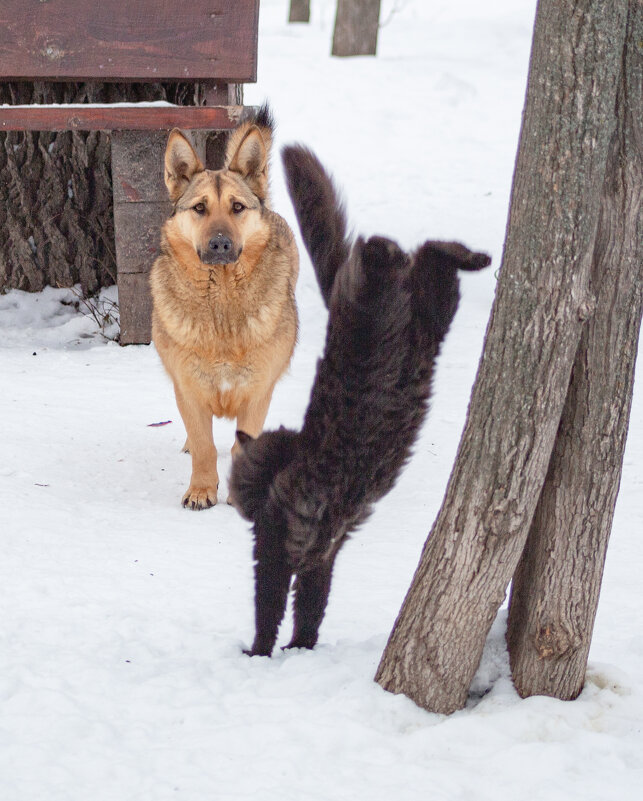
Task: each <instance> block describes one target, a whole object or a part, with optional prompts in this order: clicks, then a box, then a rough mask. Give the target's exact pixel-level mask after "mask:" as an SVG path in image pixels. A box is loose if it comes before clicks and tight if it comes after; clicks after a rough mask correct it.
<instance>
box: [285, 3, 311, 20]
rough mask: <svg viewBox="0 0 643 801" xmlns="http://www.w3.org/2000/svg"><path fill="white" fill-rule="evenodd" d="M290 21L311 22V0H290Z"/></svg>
mask: <svg viewBox="0 0 643 801" xmlns="http://www.w3.org/2000/svg"><path fill="white" fill-rule="evenodd" d="M288 22H310V0H290V14H289V15H288Z"/></svg>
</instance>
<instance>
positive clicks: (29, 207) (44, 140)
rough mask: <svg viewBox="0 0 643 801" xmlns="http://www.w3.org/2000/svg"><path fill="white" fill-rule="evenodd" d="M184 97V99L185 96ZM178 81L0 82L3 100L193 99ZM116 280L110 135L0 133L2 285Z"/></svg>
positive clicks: (93, 286) (90, 288) (87, 284)
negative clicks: (120, 82) (168, 82)
mask: <svg viewBox="0 0 643 801" xmlns="http://www.w3.org/2000/svg"><path fill="white" fill-rule="evenodd" d="M188 93H189V95H188ZM193 94H194V86H187V85H182V84H96V83H59V84H45V83H41V82H39V83H27V82H14V83H3V84H0V103H10V104H31V103H114V102H118V101H129V102H133V101H138V100H140V101H151V100H168V101H169V102H172V103H177V104H178V105H183V104H185V103H191V102H194V98H193ZM115 280H116V263H115V250H114V224H113V216H112V182H111V169H110V138H109V136H108V135H107V134H104V133H100V132H98V133H96V132H65V133H58V134H56V133H47V132H37V133H23V132H7V133H0V288H2V289H10V288H16V289H24V290H27V291H32V292H33V291H38V290H41V289H42V288H43V287H44V286H47V285H49V286H72V285H74V284H76V283H80V284H81V287H82V290H83V293H84V294H91V293H92V292H95V291H96V290H97V289H99V288H100V287H102V286H107V285H109V284H112V283H114V281H115Z"/></svg>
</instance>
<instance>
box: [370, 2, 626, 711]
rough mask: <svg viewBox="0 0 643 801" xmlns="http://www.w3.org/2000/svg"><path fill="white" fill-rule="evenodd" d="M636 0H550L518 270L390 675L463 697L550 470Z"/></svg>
mask: <svg viewBox="0 0 643 801" xmlns="http://www.w3.org/2000/svg"><path fill="white" fill-rule="evenodd" d="M625 18H626V2H624V1H623V2H617V3H609V4H604V3H603V2H601V0H583V2H579V0H541V2H540V3H539V5H538V10H537V14H536V24H535V29H534V40H533V47H532V55H531V64H530V74H529V81H528V87H527V98H526V104H525V112H524V118H523V126H522V131H521V137H520V144H519V149H518V157H517V161H516V169H515V174H514V183H513V189H512V199H511V208H510V213H509V222H508V228H507V239H506V243H505V252H504V256H503V263H502V269H501V272H500V279H499V283H498V289H497V294H496V299H495V301H494V306H493V310H492V315H491V320H490V323H489V328H488V330H487V336H486V341H485V348H484V353H483V357H482V360H481V363H480V367H479V370H478V376H477V378H476V383H475V386H474V390H473V395H472V400H471V404H470V408H469V414H468V418H467V423H466V426H465V430H464V433H463V437H462V441H461V443H460V448H459V452H458V456H457V459H456V464H455V466H454V469H453V472H452V474H451V477H450V480H449V484H448V487H447V492H446V497H445V500H444V503H443V505H442V509H441V510H440V513H439V515H438V518H437V520H436V522H435V524H434V526H433V530H432V532H431V534H430V536H429V539H428V541H427V543H426V545H425V547H424V550H423V553H422V557H421V561H420V564H419V566H418V569H417V571H416V574H415V576H414V578H413V582H412V585H411V588H410V589H409V592H408V594H407V597H406V599H405V601H404V604H403V606H402V609H401V611H400V614H399V616H398V619H397V621H396V623H395V627H394V629H393V631H392V633H391V636H390V639H389V642H388V644H387V647H386V650H385V652H384V655H383V657H382V661H381V662H380V665H379V668H378V671H377V675H376V680H377V681H378V682H379V683H380V684H381V685H382V686H383V687H384V688H385V689H387V690H390V691H392V692H403V693H405V694H406V695H408V696H409V697H410V698H412V699H413V700H414V701H415V702H416V703H418V704H419V705H420V706H423V707H424V708H426V709H428V710H430V711H433V712H441V713H450V712H452V711H454V710H456V709H458V708H460V707H462V706H463V705H464V703H465V701H466V697H467V691H468V688H469V686H470V683H471V680H472V678H473V675H474V673H475V671H476V669H477V667H478V664H479V662H480V657H481V655H482V649H483V646H484V642H485V639H486V635H487V633H488V630H489V628H490V627H491V624H492V622H493V620H494V618H495V615H496V613H497V610H498V608H499V606H500V605H501V603H502V602H503V600H504V597H505V593H506V590H507V586H508V584H509V581H510V579H511V576H512V575H513V572H514V570H515V568H516V565H517V563H518V560H519V558H520V555H521V553H522V551H523V548H524V544H525V541H526V538H527V534H528V531H529V526H530V524H531V521H532V519H533V515H534V511H535V508H536V504H537V501H538V498H539V496H540V492H541V489H542V486H543V482H544V480H545V475H546V472H547V467H548V465H549V460H550V456H551V453H552V449H553V445H554V441H555V438H556V433H557V430H558V423H559V421H560V417H561V413H562V409H563V404H564V402H565V397H566V395H567V389H568V387H569V380H570V374H571V369H572V364H573V361H574V357H575V355H576V352H577V350H578V343H579V340H580V335H581V330H582V327H583V320H584V319H586V318H587V317H588V316H589V314H590V313H591V306H592V304H591V302H590V296H589V293H588V285H589V273H590V267H591V262H592V248H593V243H594V239H595V233H596V224H597V220H598V210H599V201H600V194H601V186H602V181H603V177H604V174H605V164H606V160H607V152H608V146H609V142H610V139H611V134H612V131H613V129H614V119H613V118H614V106H615V95H616V85H617V79H618V75H619V68H620V60H621V57H622V52H623V41H624V34H625Z"/></svg>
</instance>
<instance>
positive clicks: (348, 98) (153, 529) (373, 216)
mask: <svg viewBox="0 0 643 801" xmlns="http://www.w3.org/2000/svg"><path fill="white" fill-rule="evenodd" d="M287 5H288V4H287V1H286V0H262V3H261V6H262V10H261V27H260V37H259V49H260V54H259V82H258V84H257V85H256V86H253V87H249V88H248V89H247V91H246V101H247V102H251V103H258V102H260V101H262V100H263V99H265V98H267V99H269V100H270V101H271V103H272V106H273V111H274V114H275V117H276V118H277V121H278V124H279V131H278V136H277V144H278V145H280V144H282V143H285V142H291V141H295V140H299V141H303V142H305V143H307V144H308V145H310V146H311V147H313V148H314V149H315V150H316V151H317V152H318V154H319V156H320V157H321V158H322V160H323V161H324V162H325V163H326V164H327V166H328V167H329V168H330V169H331V170H332V171H333V172H334V174H335V176H336V178H337V180H338V182H339V183H340V184H341V185H342V186H343V187H344V189H345V194H346V198H347V201H348V208H349V212H350V216H351V220H352V222H353V224H354V226H355V227H356V228H357V229H359V230H360V231H361V232H363V233H366V234H370V233H376V232H377V233H384V234H388V235H390V236H393V237H395V238H397V239H398V240H399V241H400V242H401V243H402V244H403V245H405V246H409V247H410V246H413V245H415V244H417V243H419V242H420V241H421V240H423V239H425V238H429V237H430V238H440V237H441V238H451V237H457V238H458V239H461V240H462V241H464V242H465V243H467V244H469V245H470V246H472V247H475V248H477V249H487V250H488V251H489V252H490V253H492V255H493V259H494V267H493V268H491V269H489V270H487V271H486V273H485V274H482V275H468V276H465V277H464V278H463V280H462V285H463V299H462V303H461V307H460V310H459V312H458V315H457V317H456V319H455V321H454V325H453V328H452V331H451V334H450V335H449V338H448V341H447V343H446V347H445V348H444V351H443V355H442V358H441V363H440V370H439V374H438V378H437V383H436V397H435V399H434V402H433V408H432V412H431V415H430V418H429V420H428V423H427V424H426V426H425V428H424V430H423V434H422V437H421V439H420V441H419V442H418V445H417V447H416V449H415V456H414V458H413V460H412V461H411V463H410V464H409V465H408V468H407V469H406V471H405V473H404V475H403V477H402V479H401V480H400V482H399V484H398V486H397V487H396V488H395V490H394V491H393V492H392V493H391V494H390V495H389V496H388V497H387V498H385V499H384V500H383V501H382V502H381V503H380V504H379V505H378V507H377V509H376V512H375V514H374V515H373V517H372V518H371V519H370V520H369V522H368V523H367V524H366V525H365V526H364V528H363V529H362V530H361V531H360V532H358V533H357V534H356V535H355V536H354V538H353V540H352V541H351V542H350V543H349V544H348V545H347V546H346V548H345V549H344V550H343V551H342V554H341V556H340V558H339V560H338V563H337V570H336V574H335V579H334V586H333V591H332V594H331V601H330V606H329V610H328V613H327V616H326V619H325V621H324V623H323V626H322V630H321V638H320V644H319V646H318V647H317V648H316V649H315V650H314V651H312V652H290V653H287V654H284V653H281V652H279V653H277V654H276V655H275V657H274V658H273V659H272V660H269V659H265V658H255V659H249V658H247V657H245V656H243V655H242V654H241V648H242V646H244V645H248V644H249V643H250V642H251V638H252V633H253V612H252V602H253V599H252V561H251V547H252V546H251V536H250V533H249V530H248V526H247V524H246V523H245V522H244V521H242V520H241V519H240V518H239V517H238V515H237V514H236V512H235V511H234V510H233V509H231V508H230V507H228V506H226V504H225V503H221V504H219V505H218V506H217V507H216V508H214V509H212V510H209V511H207V512H201V513H198V514H197V513H192V512H188V511H185V510H183V509H181V508H180V505H179V500H180V497H181V495H182V493H183V491H184V490H185V488H186V486H187V482H188V478H189V469H190V465H189V459H188V458H187V457H186V456H184V455H182V454H180V453H179V449H180V447H181V445H182V443H183V439H184V432H183V428H182V424H181V421H180V417H179V415H178V413H177V411H176V408H175V405H174V400H173V396H172V391H171V387H170V384H169V382H168V380H167V378H166V376H165V375H164V373H163V370H162V369H161V366H160V362H159V359H158V357H157V355H156V353H155V351H154V348H153V347H142V346H141V347H128V348H120V347H118V346H117V345H115V344H113V343H108V342H106V341H105V340H103V339H102V337H101V336H100V335H98V334H97V333H96V329H95V326H94V325H93V323H92V322H91V320H89V319H88V318H86V317H82V316H80V315H78V314H77V313H76V312H75V311H74V308H73V306H70V305H65V304H68V303H69V302H73V300H74V297H73V295H71V293H70V292H68V291H54V290H47V291H45V292H43V293H42V294H41V295H32V296H29V295H25V294H23V293H20V292H10V293H8V294H6V295H4V296H0V420H1V421H2V423H1V429H0V430H1V432H2V434H1V438H0V443H1V444H0V453H1V459H0V537H1V541H2V559H0V798H1V799H2V801H90V799H91V801H166V799H185V801H205V800H206V799H217V800H219V799H221V801H228V799H243V798H252V799H259V800H260V801H273V799H274V801H277V799H279V801H339V800H340V799H347V801H362V799H363V800H364V801H366V799H368V801H390V799H396V801H420V800H422V801H424V800H425V799H431V800H432V801H442V800H443V799H444V800H445V801H446V800H448V801H478V800H480V801H487V800H488V801H492V800H493V801H498V799H529V800H530V801H540V799H542V800H543V801H545V799H546V801H569V800H570V799H579V800H580V799H583V801H593V800H596V801H599V800H600V801H606V800H607V801H612V800H613V801H617V799H618V801H634V800H635V799H639V798H640V797H641V787H642V786H643V734H642V733H641V721H642V719H643V602H642V599H641V594H640V586H641V580H640V569H641V568H640V565H641V563H642V561H643V559H642V557H643V539H642V538H641V533H642V532H643V506H642V504H641V490H642V488H643V487H642V483H643V480H642V478H641V472H642V467H643V414H642V411H643V408H642V407H643V401H642V393H641V386H640V384H641V380H640V375H639V382H638V391H637V394H636V395H635V398H634V405H633V409H632V424H631V429H630V437H629V442H628V450H627V453H626V458H625V469H624V473H623V481H622V485H621V492H620V497H619V502H618V507H617V513H616V517H615V521H614V530H613V536H612V542H611V544H610V548H609V552H608V557H607V566H606V571H605V577H604V583H603V592H602V596H601V601H600V606H599V611H598V617H597V621H596V627H595V632H594V641H593V645H592V650H591V654H590V667H589V672H588V678H587V685H586V687H585V689H584V691H583V693H582V695H581V696H580V698H579V699H578V700H577V701H575V702H573V703H563V702H559V701H555V700H552V699H546V698H531V699H529V700H526V701H521V700H520V699H519V698H518V697H517V695H516V694H515V692H514V690H513V688H512V685H511V681H510V679H509V670H508V665H507V656H506V652H505V648H504V640H503V634H504V625H505V619H506V613H505V612H504V611H501V612H500V614H499V617H498V620H497V621H496V624H495V625H494V628H493V630H492V632H491V635H490V638H489V642H488V646H487V649H486V651H485V655H484V657H483V661H482V664H481V666H480V670H479V672H478V675H477V676H476V680H475V682H474V686H473V688H472V694H471V697H470V700H469V703H468V705H467V707H466V709H464V710H462V711H460V712H458V713H456V714H454V715H452V716H451V717H449V718H445V717H441V716H438V715H431V714H427V713H426V712H424V711H422V710H420V709H419V708H417V707H416V706H414V704H413V703H412V702H411V701H409V700H408V699H406V698H404V697H401V696H392V695H390V694H387V693H385V692H384V691H383V690H382V689H381V688H380V687H378V686H377V685H376V684H375V683H374V682H373V681H372V677H373V674H374V672H375V669H376V666H377V663H378V661H379V658H380V655H381V652H382V650H383V648H384V645H385V643H386V640H387V637H388V634H389V632H390V629H391V626H392V624H393V621H394V619H395V616H396V614H397V612H398V610H399V607H400V604H401V602H402V599H403V597H404V594H405V592H406V589H407V588H408V585H409V583H410V580H411V577H412V574H413V572H414V570H415V567H416V564H417V560H418V557H419V554H420V549H421V546H422V544H423V542H424V539H425V537H426V535H427V533H428V530H429V527H430V525H431V523H432V522H433V520H434V518H435V515H436V513H437V511H438V508H439V504H440V502H441V498H442V495H443V492H444V488H445V485H446V481H447V478H448V475H449V472H450V469H451V464H452V461H453V458H454V455H455V451H456V448H457V444H458V440H459V436H460V432H461V430H462V426H463V422H464V415H465V411H466V406H467V402H468V398H469V392H470V388H471V385H472V382H473V379H474V375H475V370H476V367H477V362H478V358H479V354H480V349H481V344H482V338H483V334H484V329H485V325H486V321H487V318H488V314H489V309H490V305H491V301H492V296H493V291H494V280H495V279H494V268H497V267H498V266H499V263H500V258H501V250H502V242H503V236H504V228H505V221H506V215H507V207H508V199H509V191H510V183H511V175H512V169H513V162H514V157H515V150H516V145H517V137H518V130H519V124H520V115H521V110H522V104H523V98H524V90H525V80H526V69H527V63H528V56H529V47H530V41H531V29H532V23H533V16H534V11H535V2H534V0H497V2H495V3H479V2H477V1H476V0H451V1H450V2H442V0H432V2H426V1H423V0H396V2H395V3H393V2H392V0H389V1H388V2H386V1H385V2H384V3H383V14H382V18H383V20H387V19H388V22H387V24H386V25H385V27H383V28H382V30H381V35H380V42H379V54H378V57H377V58H359V59H349V60H334V59H331V58H330V57H329V55H328V53H329V51H330V39H331V35H332V23H333V8H332V7H333V5H334V4H333V3H332V2H330V0H328V2H321V0H317V2H315V0H313V19H312V21H311V23H310V25H296V26H295V25H290V26H289V25H287V24H286V18H287ZM391 10H393V11H394V12H395V13H393V14H392V16H390V18H389V12H390V11H391ZM273 188H274V205H275V207H276V208H277V209H278V210H279V211H280V212H282V213H283V214H284V215H285V216H286V217H287V218H288V219H289V220H290V221H291V222H294V220H293V214H292V210H291V207H290V205H289V201H288V199H287V196H286V193H285V190H284V185H283V179H282V175H281V169H280V162H279V159H278V158H275V159H274V181H273ZM107 294H108V297H114V290H110V292H108V293H107ZM298 300H299V305H300V312H301V335H300V343H299V345H298V349H297V352H296V356H295V358H294V361H293V364H292V368H291V370H290V373H289V375H288V376H287V377H286V378H285V379H284V380H283V382H282V383H281V384H280V385H279V387H278V390H277V392H276V395H275V399H274V403H273V406H272V408H271V411H270V415H269V420H268V425H269V426H271V427H272V426H276V425H278V424H280V423H284V424H287V425H295V426H296V425H298V424H299V422H300V421H301V417H302V414H303V411H304V409H305V406H306V403H307V399H308V391H309V388H310V384H311V381H312V377H313V372H314V367H315V360H316V358H317V355H318V354H319V352H320V349H321V346H322V341H323V335H324V327H325V314H324V311H323V308H322V304H321V302H320V299H319V296H318V292H317V289H316V286H315V283H314V279H313V276H312V272H311V268H310V265H309V263H308V261H307V259H306V257H305V256H304V255H303V254H302V274H301V279H300V283H299V287H298ZM639 372H640V371H639ZM167 420H172V421H173V422H172V423H171V424H169V425H166V426H162V427H149V424H150V423H156V422H161V421H167ZM215 430H216V435H217V436H216V439H217V442H218V444H219V446H220V451H221V452H222V458H223V462H224V465H223V470H222V471H221V472H222V474H224V475H225V473H226V472H227V468H228V467H229V457H228V455H227V449H228V448H229V447H230V446H231V445H232V438H233V428H232V425H231V424H230V423H217V424H216V427H215ZM225 497H226V487H225V486H222V487H221V489H220V498H221V499H222V500H223V499H225ZM289 633H290V621H289V620H287V621H286V623H285V626H284V631H283V634H282V638H281V640H280V642H282V643H283V642H285V641H286V638H287V637H288V635H289Z"/></svg>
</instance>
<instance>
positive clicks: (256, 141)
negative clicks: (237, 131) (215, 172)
mask: <svg viewBox="0 0 643 801" xmlns="http://www.w3.org/2000/svg"><path fill="white" fill-rule="evenodd" d="M229 155H230V158H229V160H228V169H229V170H230V171H231V172H236V173H239V175H241V177H242V178H243V180H244V181H245V182H246V183H247V184H248V186H249V187H250V189H251V190H252V191H253V192H254V193H255V195H257V197H258V198H259V199H260V200H266V198H267V196H268V148H267V146H266V143H265V141H264V138H263V136H262V135H261V131H260V130H259V128H258V127H257V126H256V125H253V126H251V127H250V128H249V129H248V131H247V133H246V135H245V136H244V137H243V139H242V140H241V142H240V143H239V145H238V147H237V148H236V150H235V151H234V152H233V153H231V154H229Z"/></svg>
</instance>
